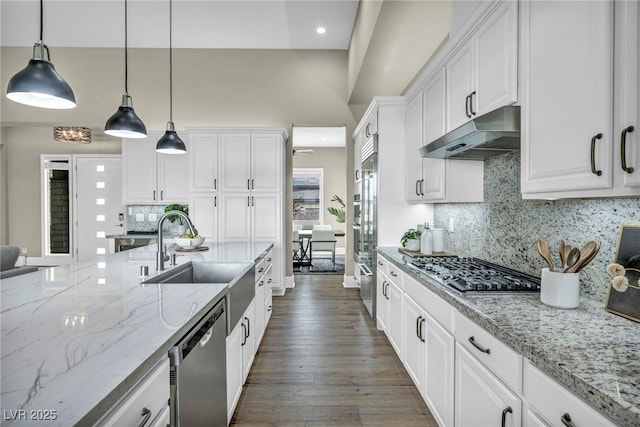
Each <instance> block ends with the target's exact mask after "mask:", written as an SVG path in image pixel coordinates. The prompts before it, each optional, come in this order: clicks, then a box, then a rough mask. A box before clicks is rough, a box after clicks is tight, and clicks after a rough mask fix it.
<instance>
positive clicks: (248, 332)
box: [240, 300, 256, 384]
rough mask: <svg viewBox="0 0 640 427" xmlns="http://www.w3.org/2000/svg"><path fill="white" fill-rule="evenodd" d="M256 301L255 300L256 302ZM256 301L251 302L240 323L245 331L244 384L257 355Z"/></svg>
mask: <svg viewBox="0 0 640 427" xmlns="http://www.w3.org/2000/svg"><path fill="white" fill-rule="evenodd" d="M254 301H255V300H254ZM254 301H251V304H249V307H247V310H246V311H245V312H244V316H243V317H242V320H241V322H240V325H241V326H242V330H243V332H242V333H243V334H244V335H243V336H244V338H243V339H242V342H241V345H242V384H244V382H245V381H246V380H247V376H248V375H249V371H251V365H252V364H253V359H254V357H255V354H256V345H255V338H254V336H255V333H256V329H255V312H254V310H255V309H254Z"/></svg>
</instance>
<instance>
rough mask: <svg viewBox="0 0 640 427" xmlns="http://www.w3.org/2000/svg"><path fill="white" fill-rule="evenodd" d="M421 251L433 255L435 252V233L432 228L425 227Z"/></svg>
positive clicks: (421, 237) (421, 238)
mask: <svg viewBox="0 0 640 427" xmlns="http://www.w3.org/2000/svg"><path fill="white" fill-rule="evenodd" d="M420 252H422V253H423V254H425V255H431V254H432V253H433V235H432V234H431V229H429V228H425V229H424V230H422V234H421V235H420Z"/></svg>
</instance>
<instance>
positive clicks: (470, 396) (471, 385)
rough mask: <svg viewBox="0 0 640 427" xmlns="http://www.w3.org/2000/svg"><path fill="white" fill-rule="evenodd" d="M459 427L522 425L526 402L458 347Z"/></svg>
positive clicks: (456, 386)
mask: <svg viewBox="0 0 640 427" xmlns="http://www.w3.org/2000/svg"><path fill="white" fill-rule="evenodd" d="M455 366H456V367H455V377H456V381H455V417H454V418H455V425H456V426H459V427H462V426H503V427H505V426H506V427H516V426H519V425H521V419H522V401H521V400H520V398H519V397H518V396H517V395H516V394H515V393H513V392H512V391H511V390H510V389H509V388H508V387H507V386H506V385H504V384H503V383H502V382H501V381H500V380H498V378H497V377H496V376H495V375H493V374H492V373H491V371H489V370H488V369H487V368H486V367H485V366H484V365H483V364H482V363H480V362H479V361H478V359H476V358H475V357H474V356H472V355H471V353H469V352H468V351H467V350H466V349H465V348H464V347H463V346H461V345H460V344H456V365H455Z"/></svg>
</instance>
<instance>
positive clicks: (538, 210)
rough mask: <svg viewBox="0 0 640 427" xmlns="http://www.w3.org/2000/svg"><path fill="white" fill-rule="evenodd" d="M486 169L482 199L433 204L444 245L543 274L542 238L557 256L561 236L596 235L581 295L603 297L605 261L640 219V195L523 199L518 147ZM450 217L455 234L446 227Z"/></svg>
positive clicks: (579, 241)
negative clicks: (597, 245) (597, 246)
mask: <svg viewBox="0 0 640 427" xmlns="http://www.w3.org/2000/svg"><path fill="white" fill-rule="evenodd" d="M484 173H485V176H484V203H461V204H441V205H440V204H436V205H435V207H434V221H435V226H436V227H441V228H444V229H445V237H444V247H445V249H446V250H448V251H450V252H453V253H455V254H457V255H459V256H473V257H478V258H482V259H486V260H489V261H493V262H495V263H498V264H501V265H504V266H507V267H511V268H514V269H516V270H521V271H525V272H527V273H530V274H534V275H536V276H538V277H539V276H540V272H541V268H542V267H545V263H544V260H543V259H542V258H541V257H540V256H539V255H538V252H537V250H536V248H535V241H536V240H537V239H538V238H543V239H546V240H547V241H548V242H549V247H550V248H551V250H552V252H553V254H554V256H556V254H557V248H558V243H559V240H560V239H561V238H562V239H564V240H565V242H567V243H568V244H570V245H572V246H578V247H581V246H582V245H584V244H585V243H586V242H587V241H589V240H595V241H596V242H598V243H600V244H601V245H602V246H601V249H600V253H599V254H598V256H597V257H596V259H595V260H594V261H593V262H592V263H591V264H590V265H589V266H588V267H587V268H585V269H584V270H582V272H581V273H580V274H581V277H580V283H581V295H582V296H583V297H587V298H590V299H595V300H600V301H603V302H604V300H605V299H606V295H607V289H608V283H609V276H608V274H607V273H606V271H605V269H606V266H607V265H608V264H610V263H611V262H613V260H614V258H615V252H616V246H617V243H618V237H619V234H620V227H621V226H622V225H623V224H639V223H640V198H632V199H590V200H582V199H570V200H523V199H522V198H521V195H520V153H519V152H512V153H508V154H504V155H502V156H499V157H494V158H492V159H489V160H487V161H486V162H485V172H484ZM450 218H453V222H454V232H453V233H450V232H448V225H449V219H450Z"/></svg>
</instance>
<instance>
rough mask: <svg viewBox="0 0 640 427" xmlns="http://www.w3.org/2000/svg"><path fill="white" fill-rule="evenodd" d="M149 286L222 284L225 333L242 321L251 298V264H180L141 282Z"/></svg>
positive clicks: (252, 278) (252, 288) (253, 291)
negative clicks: (225, 311)
mask: <svg viewBox="0 0 640 427" xmlns="http://www.w3.org/2000/svg"><path fill="white" fill-rule="evenodd" d="M144 283H145V284H153V283H171V284H180V283H226V284H228V285H229V292H228V293H227V295H226V299H227V308H228V311H227V313H228V322H227V334H229V332H231V331H232V330H233V328H234V327H235V325H236V323H238V321H239V320H240V319H241V318H242V315H243V314H244V312H245V310H246V309H247V307H248V306H249V304H250V303H251V301H252V300H253V298H254V296H255V293H256V291H255V265H254V264H253V263H250V262H197V261H196V262H194V261H191V262H190V263H186V264H183V265H181V266H178V267H175V268H173V269H171V270H169V271H165V272H163V273H161V274H158V275H157V276H154V277H151V278H149V279H148V280H146V281H145V282H144Z"/></svg>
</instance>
